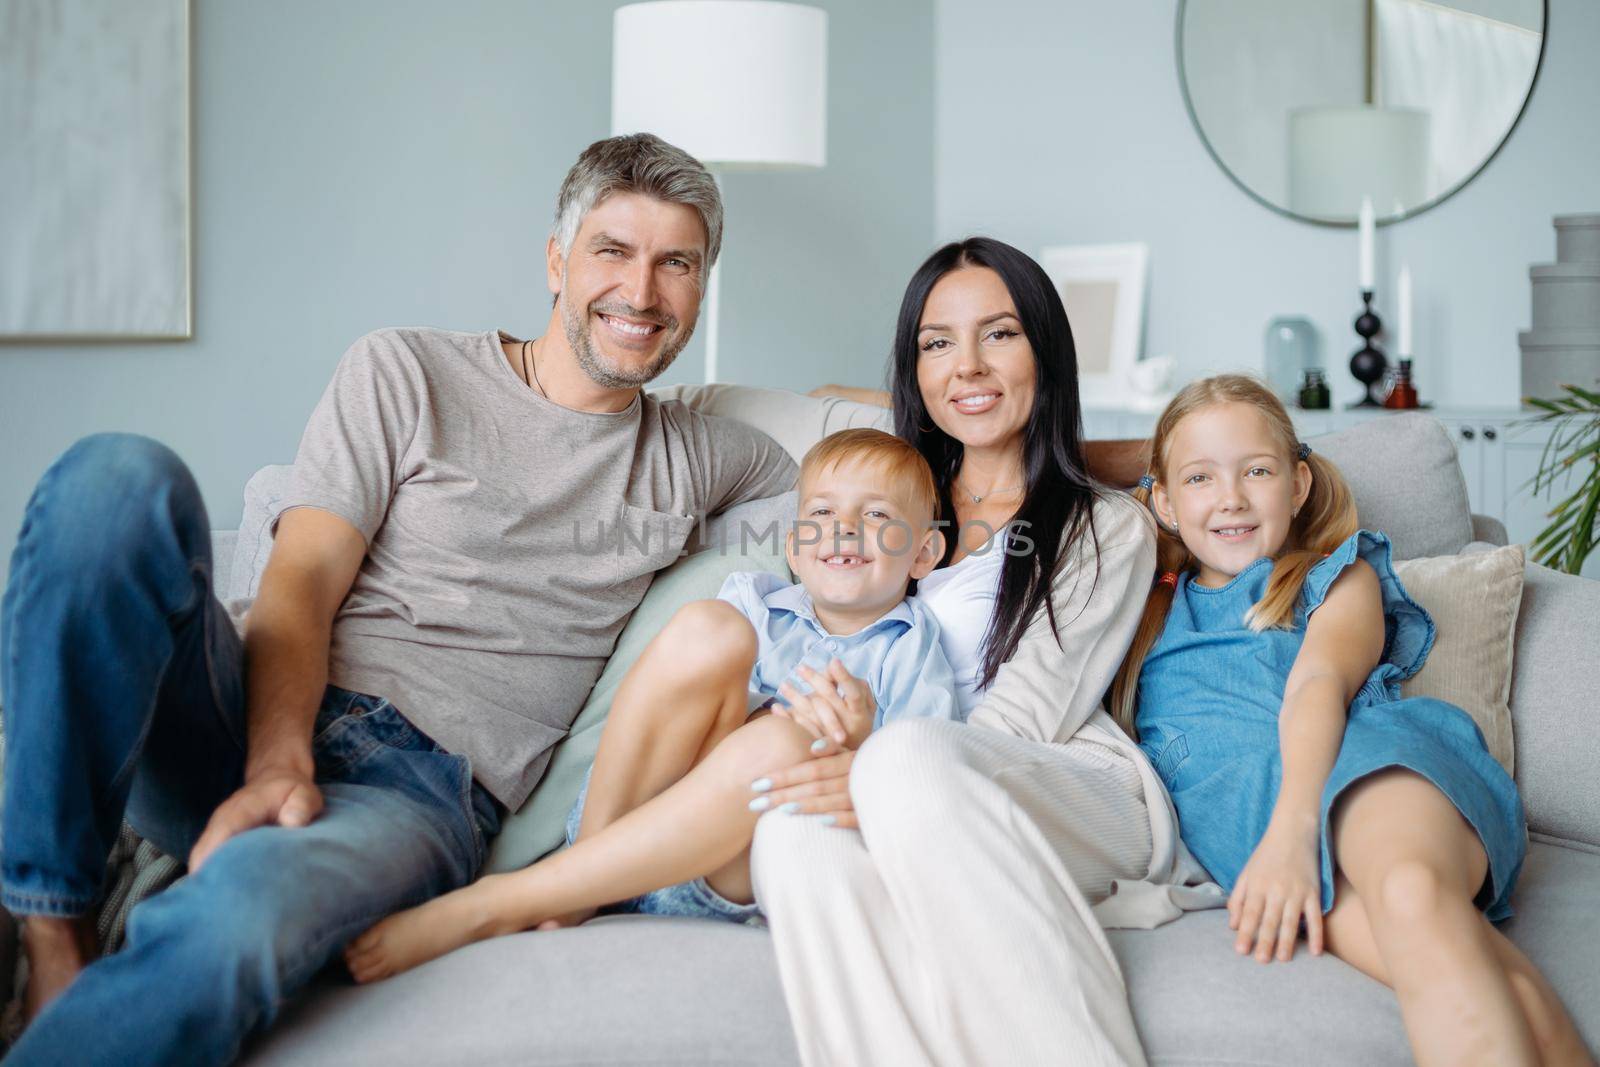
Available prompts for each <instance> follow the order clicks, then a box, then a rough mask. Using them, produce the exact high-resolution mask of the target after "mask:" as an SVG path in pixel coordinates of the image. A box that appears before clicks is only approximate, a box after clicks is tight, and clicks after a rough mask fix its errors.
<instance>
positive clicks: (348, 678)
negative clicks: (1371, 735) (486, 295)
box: [0, 134, 795, 1065]
mask: <svg viewBox="0 0 1600 1067" xmlns="http://www.w3.org/2000/svg"><path fill="white" fill-rule="evenodd" d="M721 237H722V205H721V201H720V198H719V197H718V194H717V189H716V185H715V183H714V182H713V181H712V179H711V176H710V175H709V174H708V173H707V172H706V171H705V169H704V168H703V167H702V166H701V165H700V164H699V163H698V162H697V161H695V160H694V159H693V158H691V157H690V156H688V155H686V154H685V153H683V152H682V151H680V150H678V149H676V148H674V147H672V146H670V145H668V144H666V143H664V142H662V141H661V140H659V139H658V138H655V137H652V136H650V135H648V134H637V135H633V136H628V137H616V138H611V139H609V140H606V141H600V142H598V143H596V144H594V145H591V146H590V147H589V148H588V149H587V150H585V151H584V153H583V154H582V156H580V157H579V159H578V162H577V163H576V165H574V167H573V168H572V170H571V171H570V172H569V173H568V175H567V177H566V180H565V182H564V183H563V185H562V188H561V192H560V196H559V198H558V201H557V206H556V219H555V225H554V228H553V232H552V234H551V236H550V239H549V242H548V245H547V248H546V261H547V262H546V270H547V276H548V282H549V286H550V289H551V291H552V292H553V293H554V294H555V301H554V307H553V308H552V311H551V315H550V322H549V327H548V328H547V329H546V331H545V333H544V336H542V337H540V338H538V339H535V340H529V341H519V340H517V339H516V338H512V337H510V336H508V335H505V334H503V333H499V332H497V331H490V332H486V333H482V334H459V333H448V332H444V331H439V330H429V329H414V330H380V331H378V332H376V333H373V334H369V335H367V336H366V337H363V338H362V339H360V340H359V341H357V342H356V344H355V345H353V346H352V347H351V348H350V350H349V351H348V352H346V354H345V356H344V358H343V360H342V361H341V362H340V364H339V367H338V370H337V371H336V372H335V374H334V378H333V381H332V383H331V384H330V385H329V387H328V390H327V392H326V393H325V394H324V395H323V398H322V400H321V402H320V403H319V404H318V406H317V408H316V410H315V412H314V413H313V414H312V416H311V420H310V423H309V424H308V425H307V427H306V431H305V435H304V437H303V439H302V441H301V444H300V450H299V453H298V454H297V456H296V459H295V466H294V474H293V488H292V491H291V492H290V493H289V495H288V496H287V497H286V498H284V499H283V500H281V501H279V502H278V503H277V504H276V505H275V510H276V513H277V514H276V530H275V540H274V545H273V548H272V554H271V557H270V559H269V561H268V563H267V568H266V571H265V573H264V574H263V576H262V579H261V586H260V592H259V595H258V597H257V598H256V600H255V602H254V604H253V605H252V606H251V607H250V610H249V614H248V620H247V623H246V624H245V625H244V636H243V638H242V640H241V638H240V637H239V636H238V635H237V632H236V629H235V626H234V624H233V623H232V621H231V620H230V617H229V615H228V613H227V611H226V609H224V607H223V606H222V605H221V604H220V603H219V602H218V601H217V600H216V598H215V596H214V595H213V591H212V588H211V561H210V547H209V535H208V525H209V524H208V523H207V521H206V516H205V511H204V508H203V506H202V504H201V502H200V497H199V493H198V491H197V489H196V487H195V484H194V480H193V478H192V477H191V476H190V474H189V472H188V471H187V470H186V469H185V468H184V467H183V465H182V463H181V462H180V461H179V460H178V459H177V457H176V456H174V455H173V454H172V453H171V452H170V451H168V450H167V449H165V448H164V447H162V446H161V445H159V444H156V443H155V442H153V441H150V440H148V439H145V438H138V437H131V436H126V435H101V436H97V437H91V438H88V439H86V440H84V441H80V442H79V443H78V444H77V445H75V446H73V448H72V449H70V450H69V451H68V452H67V453H66V454H65V455H64V456H63V457H62V458H61V459H60V460H58V461H57V462H56V464H55V465H54V466H53V467H52V468H51V469H50V470H49V471H47V472H46V474H45V475H44V477H43V478H42V479H41V481H40V483H39V486H38V488H37V489H36V491H35V493H34V495H33V498H32V500H31V501H30V503H29V505H28V510H27V514H26V517H25V520H24V524H23V529H22V533H21V535H20V537H19V541H18V545H17V548H16V551H15V553H14V555H13V557H12V568H11V579H10V584H9V587H8V589H7V592H6V598H5V603H4V610H3V617H0V648H3V649H4V650H5V655H4V657H3V665H0V670H3V675H0V686H3V690H4V701H5V706H6V733H7V737H6V742H7V743H6V750H7V751H6V757H7V759H6V775H5V789H6V798H5V799H6V803H5V811H4V838H3V841H4V845H3V864H0V881H3V899H4V904H5V905H6V907H8V908H9V909H10V910H11V911H12V912H14V913H16V914H18V915H20V916H24V917H25V926H24V945H25V947H26V950H27V952H28V954H29V960H30V964H31V970H32V974H33V980H32V983H31V986H30V990H29V992H28V996H27V1010H28V1011H29V1013H30V1015H31V1016H32V1021H31V1022H30V1024H29V1026H28V1028H27V1030H26V1031H25V1032H24V1034H23V1036H22V1038H21V1040H20V1041H19V1042H18V1044H17V1045H16V1046H15V1048H14V1049H13V1051H12V1053H11V1058H12V1062H13V1063H16V1064H35V1063H52V1064H54V1063H68V1062H70V1063H75V1064H96V1063H105V1064H111V1063H115V1064H119V1065H125V1064H135V1063H150V1064H164V1063H172V1062H179V1061H181V1062H185V1063H224V1062H227V1061H229V1060H231V1059H232V1058H234V1057H235V1056H236V1055H237V1053H238V1051H239V1049H240V1047H241V1044H242V1042H243V1041H244V1040H245V1039H246V1038H247V1037H248V1036H249V1035H250V1034H252V1033H254V1032H256V1031H258V1030H260V1029H262V1028H264V1027H265V1026H267V1025H268V1024H270V1023H271V1021H272V1019H273V1017H274V1015H275V1013H276V1011H277V1008H278V1005H279V1004H280V1003H281V1002H282V1000H283V999H284V998H285V997H287V996H288V995H290V994H292V993H293V992H294V991H295V990H296V989H297V988H299V987H300V986H302V985H303V984H304V983H305V982H306V981H308V980H309V979H310V978H311V977H312V975H313V974H315V973H316V972H317V971H318V970H319V969H320V968H321V967H322V966H323V965H324V964H325V963H326V962H327V961H328V960H330V959H331V958H333V957H334V956H335V955H336V954H337V953H338V952H339V951H340V950H341V949H342V948H343V946H344V944H345V943H346V942H347V941H348V940H350V939H351V938H352V937H354V936H355V935H356V934H358V933H360V932H361V931H363V930H365V929H366V928H367V927H369V926H370V925H372V923H374V922H375V921H377V920H378V919H380V918H382V917H383V916H385V915H387V914H389V913H390V912H392V911H395V910H397V909H399V908H401V907H405V906H409V905H412V904H416V903H420V902H421V901H423V900H426V899H428V898H429V897H432V896H435V895H437V894H439V893H442V892H445V891H447V890H450V889H454V888H456V887H459V886H461V885H464V884H465V883H467V882H468V881H470V880H471V879H472V878H473V877H474V876H475V875H476V873H477V871H478V869H479V867H480V866H481V865H482V863H483V860H484V857H485V852H486V845H487V842H488V840H489V839H490V838H491V837H492V836H493V835H494V833H495V832H496V831H497V829H498V827H499V821H500V817H501V815H502V813H503V812H505V811H506V810H513V809H515V808H516V807H518V806H519V805H521V803H522V802H523V800H524V799H525V798H526V797H527V795H528V794H529V792H531V791H532V789H533V787H534V785H535V784H536V783H537V782H538V780H539V777H540V775H541V774H542V773H543V770H544V767H545V764H546V762H547V760H548V758H549V750H550V747H551V746H552V745H553V744H554V743H555V742H556V741H558V740H560V739H561V737H562V736H563V735H564V734H565V732H566V730H567V728H568V726H570V724H571V722H572V719H573V718H574V717H575V716H576V714H577V712H578V709H579V707H580V706H581V705H582V703H583V701H584V699H585V698H586V697H587V695H588V693H589V690H590V688H591V687H592V686H593V683H594V681H595V679H596V678H597V677H598V676H599V674H600V671H601V668H602V666H603V665H604V663H605V660H606V658H607V657H608V656H609V655H610V653H611V650H612V647H613V645H614V643H615V641H616V637H617V634H618V633H619V632H620V630H621V628H622V626H623V624H624V623H625V622H626V620H627V618H628V616H629V614H630V613H631V612H632V611H633V610H634V608H635V607H636V606H637V605H638V603H639V600H640V599H641V598H642V597H643V595H644V592H645V589H646V587H647V586H648V585H649V583H650V579H651V576H652V574H653V573H654V572H655V571H656V570H657V569H659V568H660V567H662V566H665V565H666V564H667V563H669V562H671V561H672V560H673V559H675V558H676V557H677V556H678V554H679V551H680V549H681V548H682V547H683V546H684V544H685V542H686V541H687V539H688V537H689V534H690V532H691V529H692V527H693V525H694V516H696V515H701V514H706V513H709V512H714V511H718V510H721V509H722V508H725V507H727V506H730V505H732V504H735V503H738V502H740V501H743V500H747V499H751V498H756V497H763V496H770V495H773V494H776V493H780V492H783V491H785V490H787V489H789V488H790V487H791V486H792V484H793V482H794V477H795V466H794V463H793V462H792V461H791V460H790V459H789V457H788V456H787V455H786V454H785V453H784V452H783V451H782V449H780V448H779V447H778V446H777V445H775V444H774V443H773V442H772V441H770V440H769V439H767V438H766V437H764V436H763V435H761V434H759V433H757V432H755V431H753V430H750V429H748V428H745V427H744V426H742V425H740V424H738V423H734V422H731V421H728V420H721V419H716V418H712V417H709V416H702V415H698V414H696V413H694V412H692V411H690V410H688V409H687V408H685V407H684V406H683V405H681V404H679V403H677V402H666V403H658V402H657V401H656V400H654V399H652V398H650V397H646V396H644V395H643V394H642V392H641V386H642V385H643V384H644V383H646V382H648V381H650V380H651V379H653V378H655V377H656V376H657V375H659V374H660V373H661V372H662V371H663V370H665V369H666V368H667V366H668V365H670V364H671V362H672V360H673V359H674V357H676V356H677V354H678V353H679V352H680V351H682V349H683V346H684V345H685V344H686V343H687V342H688V340H689V336H690V334H691V333H692V332H693V329H694V325H695V320H696V318H697V316H698V314H699V308H700V301H701V297H702V295H703V292H704V284H705V280H706V276H707V273H708V272H709V271H710V269H711V265H712V263H713V262H715V260H716V257H717V252H718V250H719V248H720V245H721ZM602 523H603V524H605V525H606V526H607V527H609V528H610V529H611V530H612V531H613V533H614V534H620V535H621V536H614V537H612V538H611V539H610V540H609V541H608V542H606V544H607V546H608V547H607V548H606V549H605V550H602V551H595V550H594V548H593V545H594V544H595V543H596V542H597V538H596V537H595V536H594V535H593V534H594V530H595V529H596V528H598V527H599V526H600V525H601V524H602ZM612 545H614V546H615V547H614V548H613V547H610V546H612ZM246 663H248V665H249V669H248V671H246V670H245V664H246ZM124 815H126V817H127V818H128V819H129V821H131V822H132V823H133V825H134V826H135V827H136V828H137V829H139V830H140V832H141V833H143V834H144V836H146V837H147V838H149V839H151V840H152V841H154V842H155V843H156V844H158V845H159V846H160V847H161V848H163V849H164V850H165V851H167V852H169V853H170V854H172V855H177V856H187V857H188V863H189V874H188V876H187V877H185V878H184V879H182V880H180V881H179V882H178V883H177V884H175V885H174V886H173V887H172V888H170V889H169V890H167V891H166V892H164V893H162V894H160V895H158V896H156V897H154V898H152V899H151V900H149V901H146V902H145V903H144V904H142V905H140V907H138V908H137V909H136V910H135V912H134V913H133V915H132V917H131V920H130V922H129V925H128V936H127V945H126V947H125V948H124V949H123V951H121V952H119V953H117V954H116V955H114V956H110V957H107V958H105V959H102V960H99V961H96V962H93V963H90V964H87V965H86V962H87V960H88V959H89V958H90V956H91V954H92V953H91V947H92V933H91V931H90V928H89V926H88V923H87V919H86V917H87V916H88V914H89V911H90V909H91V908H92V906H93V904H94V903H95V900H96V897H97V895H98V893H99V890H100V886H101V880H102V877H103V875H104V867H105V859H106V855H107V853H108V851H109V850H110V847H111V845H112V842H113V840H114V838H115V835H116V833H117V828H118V826H119V824H120V822H121V821H122V819H123V818H124ZM152 990H154V991H157V992H156V993H155V995H151V991H152Z"/></svg>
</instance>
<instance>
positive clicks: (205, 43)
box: [0, 0, 933, 581]
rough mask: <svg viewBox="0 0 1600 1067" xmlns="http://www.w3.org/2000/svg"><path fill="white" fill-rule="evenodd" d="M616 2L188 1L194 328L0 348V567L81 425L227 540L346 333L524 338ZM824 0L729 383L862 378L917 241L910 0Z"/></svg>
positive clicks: (922, 94) (731, 302) (755, 196)
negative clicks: (128, 449) (149, 464)
mask: <svg viewBox="0 0 1600 1067" xmlns="http://www.w3.org/2000/svg"><path fill="white" fill-rule="evenodd" d="M616 6H618V5H617V4H616V3H614V2H609V0H606V2H595V0H560V2H540V3H529V2H527V0H465V2H455V3H449V4H445V3H439V2H437V0H408V2H397V0H340V2H338V3H327V2H325V0H294V2H275V3H270V4H268V3H256V2H249V0H206V2H205V3H203V4H202V3H197V4H194V5H193V8H194V21H193V27H192V28H193V40H194V77H193V97H194V122H195V133H194V151H195V181H194V198H195V207H194V216H195V222H194V234H195V245H194V263H195V301H196V304H195V336H194V339H193V340H191V341H187V342H182V343H170V344H169V343H153V344H137V345H125V344H65V345H48V346H45V345H26V346H20V345H0V559H9V557H10V553H11V548H12V545H13V544H14V542H15V533H16V530H17V528H18V526H19V525H20V523H21V520H22V512H23V507H24V505H25V503H26V500H27V495H28V493H29V491H30V489H31V487H32V485H33V483H34V481H35V480H36V479H37V478H38V476H39V474H40V473H41V472H42V471H43V470H44V468H45V467H47V466H48V465H49V463H50V461H51V460H52V459H53V458H54V457H55V456H56V455H58V454H59V453H60V452H61V451H62V450H63V449H64V448H66V447H67V446H68V445H69V444H70V443H71V442H72V441H73V440H75V439H76V438H78V437H80V436H82V435H84V434H87V433H92V432H95V431H99V430H129V431H135V432H139V433H145V434H150V435H152V436H154V437H158V438H160V439H161V440H163V441H166V442H167V443H169V444H170V445H172V446H173V447H174V448H175V449H177V451H178V452H179V454H180V455H182V456H183V457H184V458H185V459H186V460H187V461H188V462H189V463H190V465H191V466H192V467H193V468H194V471H195V474H196V475H197V477H198V478H199V481H200V485H201V488H202V489H203V491H204V493H205V496H206V501H207V505H208V507H209V508H210V511H211V517H212V520H213V524H214V525H218V526H226V525H232V524H236V523H237V522H238V519H239V511H240V491H241V489H242V487H243V485H244V482H245V479H246V478H247V477H248V476H249V475H250V473H251V472H252V471H253V470H254V469H255V468H257V467H259V466H261V465H262V464H264V463H272V462H286V461H287V460H288V459H290V458H291V457H292V456H293V454H294V449H295V445H296V442H297V441H298V440H299V436H300V431H301V428H302V426H303V425H304V423H305V418H306V416H307V414H309V412H310V410H311V407H312V405H313V404H315V402H316V400H317V397H318V396H319V395H320V394H321V391H322V389H323V387H324V385H326V384H327V381H328V377H329V374H330V373H331V371H332V369H333V366H334V363H335V362H336V361H337V360H338V358H339V356H340V354H341V353H342V352H343V351H344V349H345V347H346V346H347V345H348V344H349V343H350V342H351V341H352V340H354V339H355V338H356V337H357V336H359V335H360V334H362V333H364V332H365V331H367V330H370V329H373V328H375V327H378V326H385V325H406V324H412V325H414V324H428V325H437V326H445V327H449V328H454V329H465V330H481V329H488V328H490V327H495V326H498V327H501V328H504V329H506V330H509V331H512V332H514V333H520V334H522V335H523V336H529V335H532V334H536V333H538V332H539V331H541V330H542V329H543V326H544V322H545V316H546V315H547V314H548V308H549V297H548V294H547V293H546V291H545V288H544V267H543V249H544V239H545V235H546V233H547V232H548V226H549V215H550V211H551V208H552V206H553V204H554V200H555V193H556V189H557V187H558V185H559V184H560V181H561V177H562V175H563V174H564V173H565V172H566V169H567V167H569V166H570V165H571V163H572V161H573V159H574V158H576V156H577V154H578V152H579V151H581V150H582V148H583V147H584V146H585V145H587V144H588V143H589V142H590V141H593V140H595V139H596V138H598V137H603V136H605V135H606V134H607V133H608V132H609V122H610V78H611V11H612V10H613V9H614V8H615V7H616ZM817 6H821V7H824V8H827V9H828V10H829V22H830V26H829V48H830V57H829V59H830V63H829V116H828V118H829V125H828V166H827V168H826V169H824V170H821V171H815V172H807V173H791V174H734V175H730V176H728V177H727V178H726V179H725V182H724V188H725V193H726V200H727V211H728V229H727V238H726V242H725V245H724V258H723V263H724V266H725V273H724V278H723V285H722V301H723V320H722V366H723V371H722V376H723V377H724V378H726V379H728V380H735V381H747V382H753V383H759V384H766V385H779V386H793V387H797V388H810V387H811V386H813V385H816V384H820V383H821V382H824V381H828V380H838V379H849V378H852V377H857V376H859V374H860V366H861V363H862V361H866V362H869V363H871V364H872V365H873V367H874V370H876V368H877V367H878V366H880V365H881V363H882V360H883V355H884V353H885V352H886V351H887V348H888V341H889V333H890V330H891V328H892V319H893V307H894V305H895V301H896V300H897V299H898V296H899V287H900V284H901V283H902V281H903V279H904V277H905V276H906V275H908V274H909V273H910V271H911V268H912V266H914V265H915V263H916V262H917V260H918V259H919V258H920V257H921V256H922V255H923V254H925V252H926V248H927V242H928V237H929V234H930V233H931V230H932V219H933V192H932V189H933V184H932V177H931V173H932V122H933V105H932V93H933V73H932V65H931V61H930V57H931V54H932V50H933V29H932V25H933V16H932V8H931V5H930V3H929V2H928V0H873V3H871V4H859V3H851V2H848V0H838V2H831V0H821V2H819V3H817ZM701 358H702V357H701V346H700V342H699V340H698V339H697V340H696V341H695V342H694V343H693V344H692V345H691V347H690V348H689V349H688V350H686V351H685V353H684V354H683V355H682V356H681V357H680V358H679V362H678V364H677V365H676V366H675V367H674V368H673V369H672V370H671V371H669V372H668V374H667V375H666V376H665V377H664V378H663V379H662V382H663V383H670V382H673V381H682V380H694V379H695V378H696V377H697V376H698V372H699V367H700V366H701ZM3 573H4V572H3V571H0V576H3ZM0 581H3V578H0Z"/></svg>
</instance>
